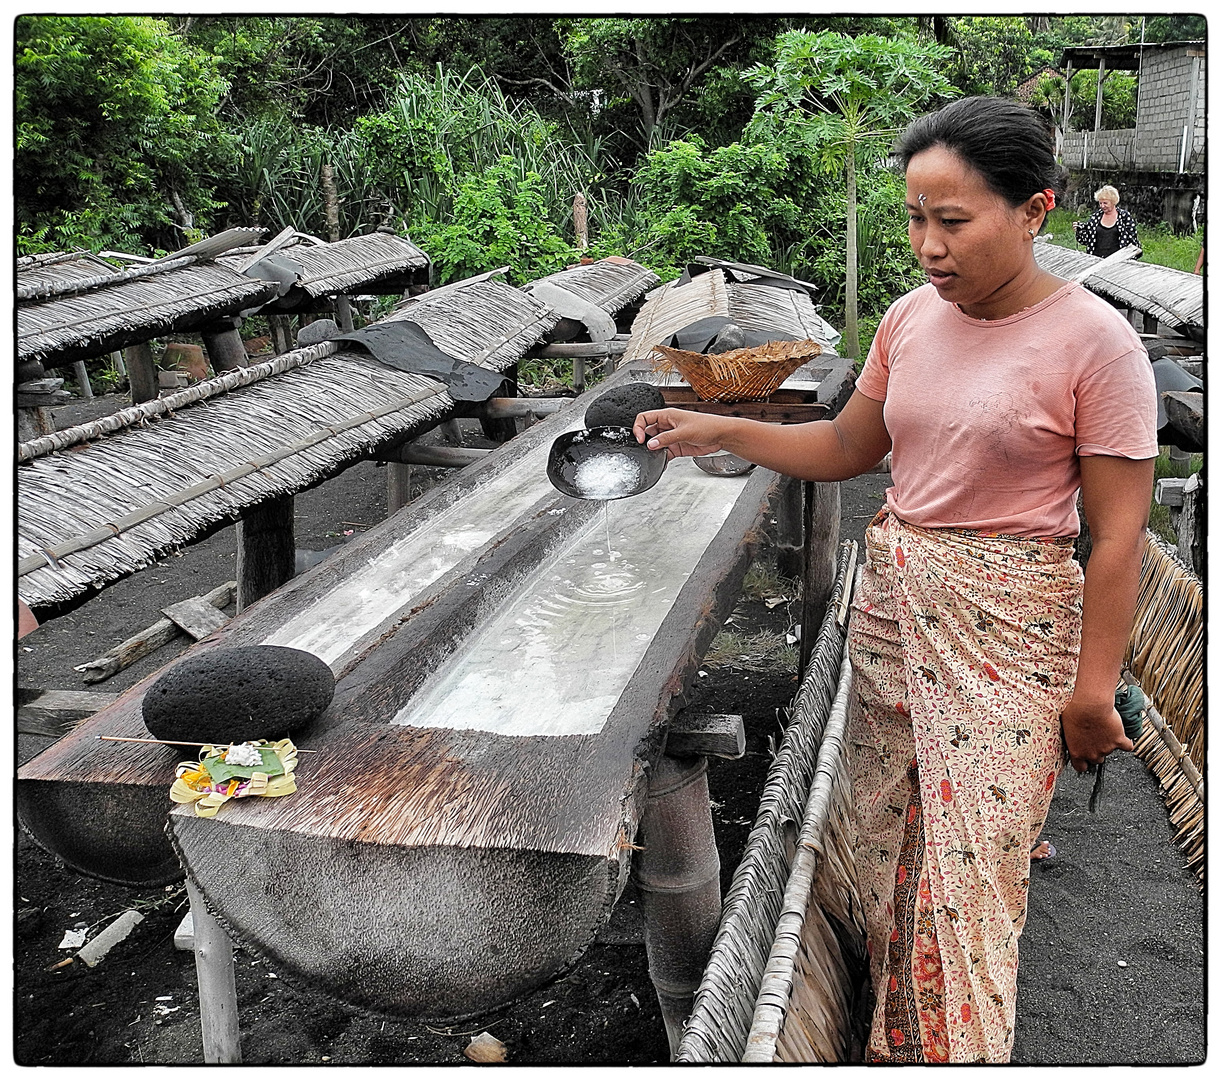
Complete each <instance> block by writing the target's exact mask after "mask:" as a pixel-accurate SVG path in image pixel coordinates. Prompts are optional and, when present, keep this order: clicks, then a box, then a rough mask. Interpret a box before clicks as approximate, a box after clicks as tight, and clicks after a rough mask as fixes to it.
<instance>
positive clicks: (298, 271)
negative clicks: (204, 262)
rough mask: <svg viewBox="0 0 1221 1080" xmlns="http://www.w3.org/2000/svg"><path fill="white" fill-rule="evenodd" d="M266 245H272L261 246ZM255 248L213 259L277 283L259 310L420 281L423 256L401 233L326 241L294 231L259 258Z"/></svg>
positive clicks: (423, 280)
mask: <svg viewBox="0 0 1221 1080" xmlns="http://www.w3.org/2000/svg"><path fill="white" fill-rule="evenodd" d="M267 246H268V248H271V247H272V245H267ZM259 250H260V249H257V248H243V249H240V250H235V251H231V252H229V253H227V254H226V255H224V256H223V257H222V258H221V259H220V260H219V261H220V262H222V263H224V264H225V265H226V266H229V267H232V268H234V269H238V270H241V271H242V272H243V273H245V274H248V275H250V276H252V277H267V278H269V279H274V280H277V281H279V282H280V283H281V290H282V291H281V294H280V296H278V297H277V298H276V299H274V300H273V301H272V302H271V303H269V304H268V305H267V306H266V307H265V308H264V309H263V310H262V312H261V313H262V314H275V313H277V312H278V313H290V312H295V311H307V310H310V309H311V308H313V307H315V306H316V304H317V301H318V300H319V299H321V298H323V297H329V296H338V295H340V294H351V293H373V294H377V295H385V294H391V293H402V292H406V291H407V289H408V288H409V287H410V286H412V285H416V286H426V285H427V284H428V280H429V272H430V267H431V263H430V260H429V258H428V256H427V255H426V254H425V253H424V252H423V251H421V250H420V249H419V248H418V247H416V246H415V244H413V243H412V242H411V241H410V240H408V239H407V238H406V237H404V236H397V235H395V234H394V233H390V232H372V233H367V234H365V235H364V236H349V237H347V238H346V239H344V240H336V241H334V242H332V243H326V242H324V241H322V240H319V239H317V238H316V237H312V236H307V235H306V234H304V233H296V234H294V235H293V236H291V237H290V238H289V239H288V241H287V242H286V243H283V244H279V245H277V246H275V247H274V249H273V250H269V251H267V252H266V254H265V255H263V256H262V257H260V258H255V256H256V255H258V252H259Z"/></svg>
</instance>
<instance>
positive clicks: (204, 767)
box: [170, 739, 297, 817]
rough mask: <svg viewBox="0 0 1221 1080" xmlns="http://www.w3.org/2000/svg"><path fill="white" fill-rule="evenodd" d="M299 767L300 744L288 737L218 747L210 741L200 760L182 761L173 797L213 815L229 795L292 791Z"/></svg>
mask: <svg viewBox="0 0 1221 1080" xmlns="http://www.w3.org/2000/svg"><path fill="white" fill-rule="evenodd" d="M296 767H297V748H296V747H295V746H294V745H293V744H292V742H291V741H290V740H289V739H280V740H279V741H278V742H273V743H269V742H267V741H266V740H264V739H259V740H257V741H254V742H245V743H232V744H231V745H229V746H226V747H219V748H218V747H215V746H212V745H210V744H208V745H205V746H204V747H203V748H202V749H201V750H200V752H199V760H197V761H183V762H180V763H179V765H178V768H177V769H176V770H175V775H176V777H177V778H176V779H175V780H174V783H173V784H172V785H171V787H170V798H171V799H172V800H173V801H174V802H176V803H194V804H195V813H196V814H198V815H199V816H200V817H212V816H213V815H214V814H215V813H216V811H217V810H219V809H220V808H221V807H222V806H223V805H224V804H225V803H227V802H228V801H229V800H230V799H240V798H243V797H245V796H247V795H263V796H267V797H269V798H270V797H275V796H278V795H291V794H292V793H293V792H294V791H296V790H297V781H296V778H295V776H294V770H295V769H296Z"/></svg>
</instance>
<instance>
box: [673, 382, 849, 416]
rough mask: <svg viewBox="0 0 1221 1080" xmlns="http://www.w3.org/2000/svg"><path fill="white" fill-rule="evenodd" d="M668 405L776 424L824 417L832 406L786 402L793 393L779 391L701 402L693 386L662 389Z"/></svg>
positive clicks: (807, 402) (809, 402) (806, 402)
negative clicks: (749, 397)
mask: <svg viewBox="0 0 1221 1080" xmlns="http://www.w3.org/2000/svg"><path fill="white" fill-rule="evenodd" d="M659 389H660V390H661V395H662V397H663V398H665V402H666V405H667V406H668V407H670V408H674V409H685V410H687V411H688V412H699V413H711V414H712V415H714V416H744V417H746V418H747V419H749V420H763V421H766V422H768V423H772V424H804V423H807V422H809V421H811V420H823V419H826V418H827V417H828V415H829V409H828V406H826V405H822V404H819V403H817V402H812V401H786V400H785V398H789V397H791V396H792V395H791V394H786V393H784V392H783V391H779V390H778V391H777V392H776V393H775V394H773V395H772V396H771V397H770V398H768V399H767V400H766V401H736V402H723V401H701V400H700V399H699V398H698V397H696V394H695V391H694V390H692V389H691V388H690V387H689V386H662V387H660V388H659Z"/></svg>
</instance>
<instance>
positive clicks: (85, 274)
mask: <svg viewBox="0 0 1221 1080" xmlns="http://www.w3.org/2000/svg"><path fill="white" fill-rule="evenodd" d="M250 232H251V230H246V231H245V234H248V233H250ZM245 234H243V236H242V238H243V239H244V238H245ZM189 251H190V249H186V250H184V252H181V253H176V254H174V255H170V256H167V257H166V258H164V259H158V260H155V261H153V262H147V263H141V264H139V265H135V266H128V267H126V268H122V269H120V268H116V267H115V266H113V265H112V264H110V263H109V262H107V261H106V260H104V259H101V258H99V257H98V256H96V255H92V254H90V253H88V252H73V253H67V252H59V253H55V254H53V255H49V256H42V255H40V256H33V257H29V258H25V259H19V260H18V261H17V285H16V300H17V359H18V360H27V359H34V360H39V361H41V363H42V364H43V366H44V367H47V368H54V367H60V366H63V365H66V364H72V363H75V362H76V361H77V360H85V359H88V358H90V357H93V356H102V355H104V354H106V353H109V352H113V351H114V350H116V349H122V348H125V347H127V346H128V345H135V344H139V343H140V342H144V341H148V340H150V339H152V338H155V337H159V336H161V335H164V334H172V333H181V332H184V331H189V330H192V329H195V328H197V327H200V326H204V325H207V324H209V323H211V322H214V321H216V320H217V319H221V318H224V317H226V316H233V315H237V314H238V313H239V312H242V311H245V310H247V309H249V308H255V307H259V306H260V305H262V304H264V303H266V302H267V301H268V300H270V299H272V298H273V297H274V296H275V295H276V290H277V287H276V285H275V284H274V283H272V282H268V281H259V280H257V279H255V278H250V277H247V276H245V275H244V274H241V273H239V272H237V271H236V270H234V269H233V268H232V267H230V266H224V265H221V264H219V263H217V262H213V261H211V258H210V256H208V255H207V254H190V253H189Z"/></svg>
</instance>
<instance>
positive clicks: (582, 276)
mask: <svg viewBox="0 0 1221 1080" xmlns="http://www.w3.org/2000/svg"><path fill="white" fill-rule="evenodd" d="M660 280H661V279H660V278H659V277H658V276H657V275H656V274H655V273H653V271H652V270H650V269H649V268H648V267H646V266H641V265H640V263H637V262H632V260H631V259H624V258H620V257H617V256H613V257H611V258H608V259H599V260H598V261H597V262H589V263H582V264H581V265H580V266H570V267H568V268H567V269H565V270H560V271H559V272H558V273H555V274H549V275H548V276H547V277H544V278H539V279H538V281H537V282H531V284H532V285H533V284H543V283H547V284H551V285H558V286H559V287H560V288H563V289H567V290H568V291H569V292H571V293H575V294H576V295H577V296H579V297H581V298H582V299H583V300H587V301H589V302H590V303H592V304H597V305H598V307H600V308H602V309H603V310H604V311H606V312H608V313H609V314H611V315H613V314H614V313H615V312H617V311H621V310H622V309H623V308H625V307H627V306H628V305H629V304H631V303H632V302H633V301H635V300H637V299H639V298H640V297H641V296H643V295H644V294H645V292H646V291H647V290H648V289H651V288H652V287H653V286H654V285H656V284H657V283H658V282H659V281H660Z"/></svg>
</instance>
